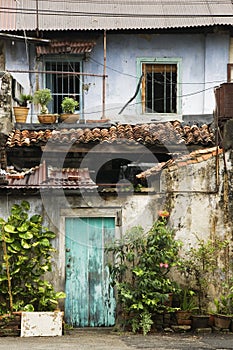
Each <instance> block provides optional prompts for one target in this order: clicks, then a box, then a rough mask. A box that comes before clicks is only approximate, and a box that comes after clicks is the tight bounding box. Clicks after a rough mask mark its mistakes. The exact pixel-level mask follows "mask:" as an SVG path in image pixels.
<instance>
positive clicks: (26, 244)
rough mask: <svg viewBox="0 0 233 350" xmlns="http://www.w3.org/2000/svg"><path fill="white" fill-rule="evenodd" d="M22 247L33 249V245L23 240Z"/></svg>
mask: <svg viewBox="0 0 233 350" xmlns="http://www.w3.org/2000/svg"><path fill="white" fill-rule="evenodd" d="M21 246H22V247H23V248H24V249H30V248H31V246H32V245H31V244H28V243H27V242H26V241H25V240H24V239H21Z"/></svg>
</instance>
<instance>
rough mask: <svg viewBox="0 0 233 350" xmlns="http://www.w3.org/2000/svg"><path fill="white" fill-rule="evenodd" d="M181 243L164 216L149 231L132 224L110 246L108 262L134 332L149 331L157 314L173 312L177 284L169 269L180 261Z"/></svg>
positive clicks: (121, 302) (119, 297) (123, 307)
mask: <svg viewBox="0 0 233 350" xmlns="http://www.w3.org/2000/svg"><path fill="white" fill-rule="evenodd" d="M180 246H181V244H180V242H179V241H176V240H175V239H174V232H173V231H172V230H171V229H170V228H169V227H168V226H167V224H166V219H165V218H163V219H160V220H158V221H156V222H155V223H154V224H153V226H152V228H151V229H150V230H149V232H148V233H146V234H145V233H144V231H143V229H142V227H140V226H138V227H133V228H132V229H131V230H130V231H129V232H128V233H127V234H126V236H125V237H124V239H123V240H121V241H117V242H115V244H114V245H112V246H110V247H108V248H107V252H108V253H110V252H111V253H112V255H113V261H112V263H110V264H109V269H110V274H111V278H112V283H113V285H116V288H117V292H118V302H119V303H120V305H121V307H122V310H123V314H125V315H127V316H129V319H130V324H131V327H132V330H133V331H135V332H136V331H138V330H140V329H142V331H143V333H144V334H146V333H148V332H149V331H150V328H151V325H152V324H153V320H152V318H153V315H154V314H156V313H163V312H165V311H172V308H171V306H170V305H169V303H168V300H169V295H170V293H173V292H174V291H175V290H176V284H175V283H174V282H173V281H172V280H171V278H170V277H169V270H170V269H171V267H172V266H174V265H175V264H176V263H177V259H178V252H179V249H180Z"/></svg>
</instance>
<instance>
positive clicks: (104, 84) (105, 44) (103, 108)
mask: <svg viewBox="0 0 233 350" xmlns="http://www.w3.org/2000/svg"><path fill="white" fill-rule="evenodd" d="M106 39H107V35H106V30H105V31H104V66H103V96H102V117H101V119H105V95H106V47H107V40H106Z"/></svg>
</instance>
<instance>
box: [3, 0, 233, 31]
mask: <svg viewBox="0 0 233 350" xmlns="http://www.w3.org/2000/svg"><path fill="white" fill-rule="evenodd" d="M37 3H38V11H37V8H36V4H37ZM213 25H233V5H232V2H231V0H212V1H210V0H118V1H114V0H82V1H74V0H65V1H61V0H50V1H44V0H43V1H42V0H38V1H36V0H24V1H14V0H1V6H0V30H1V31H13V30H35V29H36V28H37V27H38V29H39V30H100V29H102V30H103V29H105V30H116V29H154V28H155V29H162V28H182V27H198V26H213Z"/></svg>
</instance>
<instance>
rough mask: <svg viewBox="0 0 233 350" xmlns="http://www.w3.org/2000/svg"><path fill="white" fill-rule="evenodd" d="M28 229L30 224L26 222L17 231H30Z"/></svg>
mask: <svg viewBox="0 0 233 350" xmlns="http://www.w3.org/2000/svg"><path fill="white" fill-rule="evenodd" d="M28 227H29V223H27V222H24V223H23V225H21V226H20V227H17V231H19V232H26V231H27V230H28Z"/></svg>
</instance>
